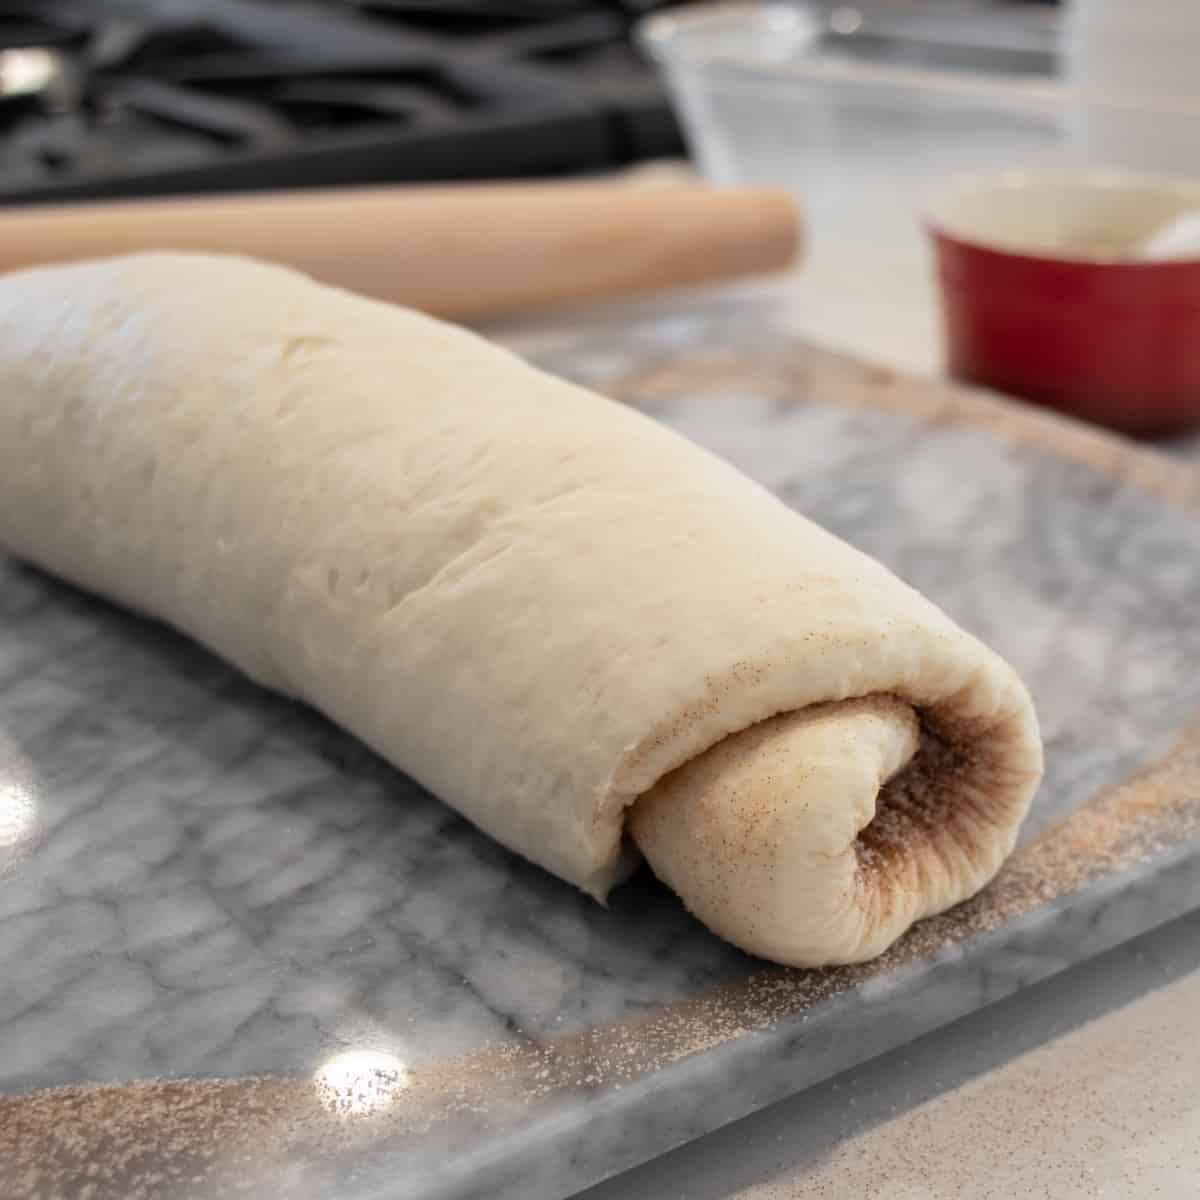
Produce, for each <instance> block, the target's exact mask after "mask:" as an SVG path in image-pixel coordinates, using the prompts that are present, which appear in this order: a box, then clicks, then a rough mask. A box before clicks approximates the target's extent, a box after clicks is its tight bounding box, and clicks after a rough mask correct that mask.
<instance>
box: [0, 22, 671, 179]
mask: <svg viewBox="0 0 1200 1200" xmlns="http://www.w3.org/2000/svg"><path fill="white" fill-rule="evenodd" d="M658 6H661V5H660V4H656V3H655V0H648V2H647V3H646V4H642V5H639V4H638V3H636V0H624V2H622V0H608V2H607V3H604V2H595V0H325V3H323V4H317V3H313V2H311V0H308V2H301V0H23V2H22V0H17V2H15V3H14V2H12V0H8V2H7V3H5V4H4V6H3V9H2V10H0V202H4V203H16V202H29V201H45V200H59V199H61V200H66V199H72V198H82V197H91V196H117V195H126V196H128V195H139V194H165V193H172V192H194V191H223V190H235V189H246V188H263V187H282V186H315V185H329V184H334V183H351V182H358V183H365V182H374V181H383V180H397V181H400V180H409V181H413V180H423V179H479V178H494V177H512V176H517V175H530V174H557V173H564V172H574V171H589V170H599V169H603V168H606V167H612V166H616V165H619V164H621V163H625V162H630V161H634V160H636V159H639V158H645V157H649V156H654V155H660V154H668V153H675V152H678V150H679V149H680V148H681V146H680V142H679V135H678V131H677V129H676V126H675V123H674V121H673V119H672V117H671V114H670V111H669V109H668V107H667V104H666V101H665V99H664V97H663V95H662V93H661V92H660V90H659V88H658V85H657V83H656V82H655V80H654V78H653V76H652V73H651V72H650V70H649V68H648V67H646V66H645V65H644V64H643V63H641V62H640V60H639V59H638V58H637V57H636V55H635V54H634V52H633V51H632V49H631V48H630V44H629V28H630V25H631V24H632V21H633V20H634V19H635V18H636V16H638V15H640V13H641V12H642V11H644V10H647V9H649V8H652V7H658Z"/></svg>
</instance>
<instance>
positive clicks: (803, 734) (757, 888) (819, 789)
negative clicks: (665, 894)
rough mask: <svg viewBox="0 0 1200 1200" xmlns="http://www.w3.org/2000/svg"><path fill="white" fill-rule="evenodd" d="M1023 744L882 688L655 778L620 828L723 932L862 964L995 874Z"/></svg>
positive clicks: (1014, 735) (817, 962)
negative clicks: (923, 708) (882, 692)
mask: <svg viewBox="0 0 1200 1200" xmlns="http://www.w3.org/2000/svg"><path fill="white" fill-rule="evenodd" d="M1031 745H1034V746H1036V743H1031V742H1030V741H1029V739H1028V738H1027V737H1024V736H1022V731H1021V729H1020V728H1018V727H1017V725H1016V724H1015V723H1014V725H1013V727H1012V728H1005V727H1004V725H1003V722H1002V721H1001V722H1000V724H998V725H993V726H991V727H989V728H987V729H982V728H979V727H978V726H977V727H974V728H972V727H971V723H970V722H965V721H962V720H956V719H955V717H954V715H953V713H951V712H948V711H941V712H939V711H937V710H936V709H935V710H927V711H922V712H920V713H919V712H918V711H917V710H916V709H915V708H914V707H913V706H912V705H910V704H909V703H907V702H905V701H903V700H901V699H898V698H896V697H893V696H889V695H879V696H868V697H866V698H863V699H856V700H844V701H839V702H833V703H828V704H817V705H812V706H810V707H807V708H804V709H801V710H799V711H797V712H792V713H787V714H784V715H781V716H777V717H773V718H771V719H769V720H766V721H761V722H759V723H758V724H755V725H753V726H751V727H750V728H748V729H745V730H743V731H741V732H740V733H736V734H733V735H731V736H729V737H726V738H724V739H723V740H722V741H720V742H718V743H717V744H716V745H715V746H713V747H711V748H710V749H709V750H708V751H706V752H705V753H704V754H701V755H698V756H697V757H695V758H693V759H692V760H691V761H690V762H688V763H686V764H685V765H684V766H682V767H680V768H678V769H677V770H675V771H673V772H671V773H670V774H669V775H667V776H665V777H664V778H663V779H662V780H660V781H659V783H658V784H656V785H655V786H654V787H653V788H652V789H651V790H650V791H648V792H647V793H645V794H644V795H643V796H641V797H640V798H639V799H638V800H637V801H636V803H635V804H634V806H633V808H632V811H631V812H630V814H629V816H628V819H627V829H628V831H629V833H630V834H631V835H632V838H633V840H634V842H635V843H636V845H637V846H638V848H639V849H640V850H641V852H642V853H643V854H644V855H645V857H646V859H647V860H648V861H649V863H650V865H651V867H652V868H653V870H654V872H655V874H656V875H657V876H658V877H659V878H660V879H662V880H663V881H664V882H666V883H667V884H668V885H669V886H670V887H671V888H672V889H673V890H674V891H675V892H677V893H678V895H679V896H680V897H681V898H682V899H683V901H684V903H685V904H686V905H687V907H688V908H689V909H690V910H691V911H692V913H694V914H695V915H696V916H697V917H698V918H699V919H700V920H702V921H703V922H704V923H705V924H706V925H707V926H708V927H709V928H710V929H712V930H713V931H714V932H715V933H717V934H719V935H720V936H722V937H724V938H726V939H728V940H729V941H732V942H734V943H736V944H737V945H739V946H741V947H742V948H743V949H745V950H747V951H749V952H751V953H754V954H758V955H761V956H762V957H764V958H769V959H773V960H774V961H776V962H781V963H785V964H788V965H791V966H798V967H804V966H825V965H830V964H838V963H853V962H861V961H863V960H866V959H869V958H873V957H874V956H875V955H877V954H879V953H881V952H882V951H883V950H885V949H886V948H887V947H888V946H889V945H890V944H891V943H892V942H893V941H895V940H896V938H898V937H899V936H900V935H901V934H902V933H904V932H905V930H907V929H908V928H909V926H910V925H912V924H913V922H915V921H919V920H921V919H922V918H923V917H927V916H931V915H933V914H934V913H938V912H942V911H944V910H945V909H947V908H950V907H952V906H953V905H954V904H956V903H958V902H960V901H961V900H964V899H966V898H968V897H970V896H972V895H974V894H975V893H976V892H977V891H979V889H980V888H982V887H983V886H984V885H985V884H986V883H987V882H988V880H990V879H991V878H992V876H993V875H994V874H995V873H996V871H997V870H998V869H999V867H1000V864H1001V863H1002V862H1003V860H1004V858H1005V857H1006V856H1007V855H1008V853H1009V852H1010V851H1011V849H1012V847H1013V844H1014V842H1015V839H1016V833H1017V829H1018V827H1019V825H1020V822H1021V819H1022V818H1023V817H1024V815H1025V812H1026V809H1027V808H1028V805H1029V800H1030V798H1031V795H1032V793H1033V790H1034V789H1035V788H1036V785H1037V782H1038V779H1039V778H1040V773H1041V760H1040V753H1030V752H1029V750H1028V747H1029V746H1031ZM1035 760H1036V761H1035Z"/></svg>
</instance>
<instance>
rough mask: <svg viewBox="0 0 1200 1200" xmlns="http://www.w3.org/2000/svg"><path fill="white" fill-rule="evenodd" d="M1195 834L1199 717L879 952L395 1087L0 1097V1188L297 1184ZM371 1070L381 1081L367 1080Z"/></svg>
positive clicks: (502, 1115)
mask: <svg viewBox="0 0 1200 1200" xmlns="http://www.w3.org/2000/svg"><path fill="white" fill-rule="evenodd" d="M1197 838H1200V728H1197V729H1196V730H1193V731H1192V732H1191V733H1190V734H1189V735H1188V736H1187V737H1185V738H1184V739H1183V740H1182V742H1181V743H1180V744H1179V745H1178V746H1177V748H1176V750H1175V751H1174V753H1172V754H1171V755H1170V756H1169V757H1168V758H1166V759H1165V760H1164V761H1163V762H1161V763H1160V764H1158V765H1157V766H1154V767H1152V768H1150V769H1149V770H1147V771H1145V772H1144V773H1143V774H1142V775H1140V776H1139V777H1137V778H1135V779H1134V780H1132V781H1131V782H1129V783H1127V784H1125V785H1123V786H1121V787H1119V788H1116V789H1113V790H1112V791H1110V792H1107V793H1105V794H1103V795H1101V796H1100V797H1098V798H1096V799H1095V800H1093V801H1092V802H1091V803H1089V804H1088V805H1086V806H1085V807H1083V808H1082V809H1080V810H1079V811H1078V812H1077V813H1075V814H1074V815H1073V816H1072V817H1070V818H1068V819H1067V820H1066V821H1064V822H1063V823H1062V824H1061V825H1059V826H1058V827H1057V828H1055V829H1053V830H1050V831H1047V832H1046V833H1044V834H1043V835H1042V836H1041V837H1039V838H1038V839H1037V840H1036V841H1034V842H1032V843H1030V844H1029V845H1028V846H1026V847H1024V848H1022V849H1021V850H1018V851H1017V853H1016V854H1014V855H1013V857H1012V858H1011V859H1010V860H1009V862H1008V863H1007V865H1006V866H1005V868H1004V869H1003V870H1002V871H1001V873H1000V875H999V876H998V877H997V879H996V880H995V881H994V882H993V884H992V885H991V886H990V887H988V888H987V889H985V891H984V892H982V893H981V894H980V895H979V896H977V897H976V898H975V899H973V900H971V901H968V902H967V903H965V904H961V905H959V906H958V907H957V908H955V909H953V910H952V911H950V912H948V913H944V914H943V915H941V916H938V917H933V918H930V919H929V920H926V921H923V922H921V923H920V924H919V925H917V926H916V927H915V928H914V929H913V930H912V931H911V932H910V933H909V934H907V935H906V936H905V937H904V938H903V939H901V940H900V941H899V942H898V943H897V944H896V945H894V946H893V947H892V948H891V949H890V950H888V951H887V952H886V953H885V954H883V955H882V956H881V957H879V958H877V959H875V960H874V961H872V962H870V963H866V964H862V965H859V966H853V967H841V968H834V969H829V970H820V971H797V970H789V969H787V968H782V967H770V968H764V969H763V970H761V971H758V972H756V973H755V974H754V975H752V976H750V977H749V978H747V979H745V980H743V981H741V982H739V983H737V984H733V985H726V986H722V987H718V988H715V989H713V990H712V991H710V992H708V993H706V994H704V995H701V996H699V997H696V998H695V999H692V1000H689V1001H686V1002H682V1003H679V1004H675V1005H671V1006H668V1007H666V1008H664V1009H662V1010H661V1011H659V1012H657V1013H655V1014H654V1015H653V1016H651V1017H650V1018H648V1019H646V1020H644V1021H640V1022H635V1021H629V1022H625V1023H621V1024H613V1025H608V1026H602V1027H597V1028H594V1029H591V1030H588V1031H586V1032H584V1033H580V1034H572V1035H569V1036H566V1037H563V1038H559V1039H554V1040H551V1041H547V1042H543V1043H540V1044H536V1045H530V1044H506V1045H501V1046H495V1047H485V1048H484V1049H482V1050H480V1051H478V1052H476V1053H474V1054H471V1055H467V1056H465V1057H463V1058H460V1059H456V1060H451V1061H447V1062H445V1063H440V1064H433V1065H429V1066H418V1067H414V1068H412V1070H411V1074H410V1075H407V1076H406V1077H405V1079H404V1082H403V1086H401V1087H398V1088H397V1089H396V1091H395V1094H394V1095H389V1097H388V1102H387V1103H385V1104H375V1103H372V1104H370V1105H367V1106H359V1105H357V1104H356V1102H355V1096H354V1095H353V1094H348V1095H346V1096H342V1097H337V1098H335V1102H333V1103H331V1102H330V1098H329V1096H328V1095H326V1094H323V1093H322V1090H321V1088H320V1086H319V1085H318V1084H317V1083H315V1082H314V1081H313V1080H312V1079H294V1078H264V1077H259V1078H246V1079H235V1080H223V1079H218V1080H164V1081H148V1082H139V1083H130V1084H122V1085H86V1084H81V1085H72V1086H69V1087H60V1088H51V1089H44V1090H41V1091H34V1092H29V1093H25V1094H23V1095H16V1096H7V1097H0V1191H2V1194H3V1195H4V1196H5V1197H6V1198H11V1200H29V1198H33V1197H51V1196H54V1197H57V1196H67V1195H69V1196H73V1197H80V1198H81V1200H105V1198H107V1197H121V1198H123V1200H143V1198H145V1200H149V1198H151V1197H159V1196H177V1195H180V1194H189V1193H197V1192H198V1193H202V1194H203V1195H204V1196H206V1197H208V1196H212V1197H216V1196H227V1195H228V1196H233V1195H245V1194H255V1193H256V1192H258V1191H261V1189H262V1187H263V1186H264V1185H265V1183H266V1182H268V1181H269V1184H270V1187H271V1190H272V1191H273V1192H274V1193H276V1194H287V1193H288V1191H289V1180H292V1181H294V1184H295V1186H297V1187H298V1186H299V1182H300V1180H301V1179H302V1178H304V1177H305V1175H306V1173H307V1172H308V1171H311V1170H312V1169H313V1167H314V1166H315V1165H317V1164H323V1165H325V1166H328V1165H329V1163H330V1161H331V1160H332V1159H333V1158H335V1157H336V1156H339V1155H343V1154H345V1153H347V1152H354V1151H358V1150H365V1149H368V1148H375V1149H378V1148H380V1147H382V1146H384V1145H388V1146H391V1147H393V1148H395V1149H402V1148H403V1147H404V1145H405V1143H406V1142H411V1140H412V1139H414V1138H416V1137H419V1136H420V1135H421V1134H423V1133H428V1132H429V1131H431V1130H433V1129H435V1128H452V1127H453V1124H454V1122H455V1121H456V1119H457V1118H467V1119H469V1118H470V1117H471V1116H472V1115H474V1116H475V1117H476V1118H478V1117H479V1116H480V1115H483V1114H485V1113H488V1112H493V1113H495V1114H497V1119H504V1120H509V1119H519V1118H520V1116H521V1115H522V1114H528V1113H530V1112H531V1111H533V1110H535V1109H536V1108H537V1107H538V1106H539V1105H541V1104H544V1103H545V1102H546V1101H547V1100H549V1099H551V1098H553V1097H554V1096H555V1094H556V1093H562V1092H564V1091H566V1090H568V1089H581V1088H582V1089H593V1088H609V1089H611V1088H615V1087H617V1086H619V1085H621V1084H625V1083H628V1082H631V1081H634V1080H637V1079H639V1078H641V1077H643V1076H645V1075H647V1074H648V1073H651V1072H655V1071H658V1070H661V1069H663V1068H665V1067H667V1066H669V1065H671V1064H672V1063H676V1062H679V1061H680V1060H682V1059H685V1058H687V1057H689V1056H690V1055H693V1054H698V1053H701V1052H703V1051H705V1050H708V1049H711V1048H713V1047H715V1046H718V1045H721V1044H723V1043H725V1042H728V1041H730V1040H732V1039H734V1038H739V1037H743V1036H745V1035H747V1034H749V1033H752V1032H754V1031H757V1030H762V1029H766V1028H768V1027H770V1026H772V1025H774V1024H776V1023H778V1022H780V1021H784V1020H787V1019H789V1018H794V1017H797V1016H798V1015H800V1014H803V1013H804V1012H805V1011H806V1010H810V1009H812V1008H814V1007H816V1006H817V1005H819V1004H821V1003H822V1002H823V1001H826V1000H828V999H830V998H831V997H833V996H836V995H838V994H841V993H844V992H847V991H850V990H852V989H854V988H857V987H860V986H861V985H862V984H864V983H866V982H867V981H868V980H871V979H876V978H880V977H883V976H886V975H889V974H891V973H893V972H895V971H896V970H897V969H898V968H900V967H903V966H906V965H908V964H911V963H915V962H918V961H921V960H927V959H929V958H931V957H933V956H934V955H935V954H937V953H939V952H940V951H943V950H945V949H947V948H948V947H951V946H954V945H956V944H959V943H962V942H964V941H965V940H966V939H968V938H971V937H974V936H977V935H979V934H983V933H986V932H988V931H990V930H994V929H997V928H999V927H1000V926H1002V925H1004V924H1006V923H1008V922H1010V921H1012V920H1013V919H1014V918H1017V917H1020V916H1022V915H1024V914H1026V913H1029V912H1031V911H1033V910H1035V909H1037V908H1039V907H1041V906H1044V905H1046V904H1049V903H1051V902H1052V901H1054V900H1056V899H1058V898H1059V897H1061V896H1064V895H1067V894H1069V893H1071V892H1074V891H1077V890H1079V889H1080V888H1082V887H1085V886H1086V885H1088V884H1089V883H1092V882H1095V881H1096V880H1098V879H1100V878H1103V877H1105V876H1111V875H1114V874H1117V873H1119V872H1122V871H1126V870H1129V869H1130V868H1132V867H1134V866H1136V865H1137V864H1139V863H1141V862H1144V861H1146V860H1147V859H1150V858H1152V857H1154V856H1156V855H1159V854H1161V853H1163V852H1164V851H1166V850H1167V849H1169V848H1171V847H1173V846H1178V845H1184V844H1186V843H1187V842H1189V841H1191V840H1194V839H1197ZM364 1086H367V1087H371V1086H373V1085H372V1084H371V1081H367V1082H366V1084H364Z"/></svg>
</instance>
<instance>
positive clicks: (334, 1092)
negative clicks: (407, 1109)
mask: <svg viewBox="0 0 1200 1200" xmlns="http://www.w3.org/2000/svg"><path fill="white" fill-rule="evenodd" d="M313 1083H314V1084H315V1085H316V1089H317V1095H318V1097H319V1098H320V1100H321V1103H322V1105H324V1106H325V1107H326V1108H327V1109H329V1111H330V1112H333V1113H335V1114H337V1115H339V1116H345V1117H358V1116H367V1115H371V1114H375V1113H379V1112H382V1111H385V1110H386V1109H387V1108H389V1107H390V1106H391V1105H392V1104H393V1103H395V1101H396V1098H397V1097H398V1096H399V1095H400V1093H401V1092H403V1091H404V1089H405V1088H407V1087H408V1083H409V1071H408V1067H406V1066H405V1065H404V1062H403V1061H402V1060H401V1059H399V1058H397V1057H396V1055H394V1054H385V1053H384V1052H383V1051H382V1050H343V1051H341V1052H340V1053H338V1054H335V1055H334V1056H333V1057H332V1058H330V1059H328V1060H327V1061H326V1062H324V1063H322V1064H321V1065H320V1066H319V1067H318V1068H317V1070H316V1072H315V1073H314V1075H313Z"/></svg>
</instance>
